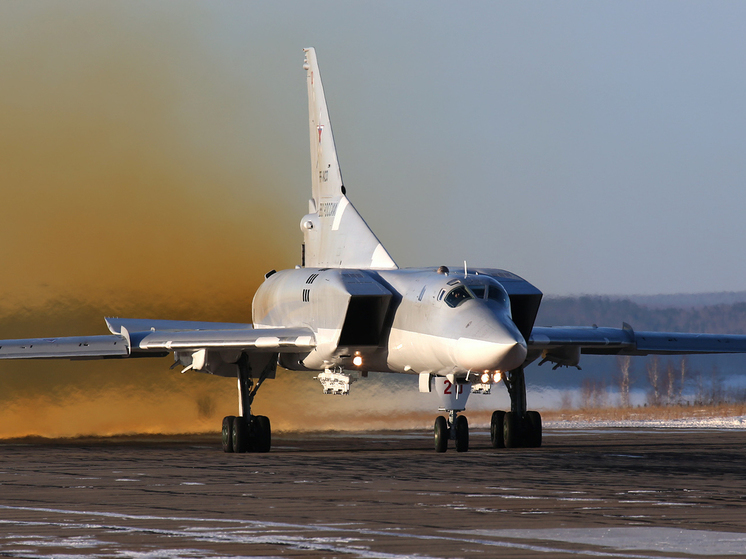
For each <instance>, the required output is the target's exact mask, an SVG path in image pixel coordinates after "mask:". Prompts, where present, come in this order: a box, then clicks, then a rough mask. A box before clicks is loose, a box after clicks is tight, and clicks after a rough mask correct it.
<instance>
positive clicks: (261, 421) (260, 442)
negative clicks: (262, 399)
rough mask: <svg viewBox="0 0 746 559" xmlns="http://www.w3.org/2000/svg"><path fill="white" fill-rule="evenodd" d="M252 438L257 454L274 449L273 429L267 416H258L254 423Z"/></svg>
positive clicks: (254, 418)
mask: <svg viewBox="0 0 746 559" xmlns="http://www.w3.org/2000/svg"><path fill="white" fill-rule="evenodd" d="M252 427H253V429H252V433H251V434H252V438H253V442H254V444H253V446H254V449H253V450H254V451H255V452H269V449H270V448H271V447H272V428H271V427H270V424H269V418H268V417H267V416H266V415H257V416H255V417H253V421H252Z"/></svg>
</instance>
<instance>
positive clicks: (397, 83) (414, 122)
mask: <svg viewBox="0 0 746 559" xmlns="http://www.w3.org/2000/svg"><path fill="white" fill-rule="evenodd" d="M744 22H746V3H741V2H682V1H671V2H656V1H649V0H646V1H643V2H630V1H625V2H600V1H599V2H590V1H588V2H569V1H568V2H498V1H490V2H454V1H452V0H451V1H447V2H433V1H427V2H402V1H395V2H383V1H378V0H377V1H371V2H348V1H344V2H341V1H340V2H307V1H304V2H280V1H276V0H273V1H268V2H256V1H252V2H247V1H241V2H212V1H210V2H157V3H152V2H120V3H105V4H104V3H98V2H65V3H58V2H33V1H32V2H4V3H2V4H0V37H1V38H0V46H1V50H2V51H3V53H4V54H2V57H1V58H2V65H0V72H3V68H5V69H6V70H7V69H8V66H12V67H13V68H12V69H13V71H12V72H9V73H8V72H7V71H6V72H3V73H4V77H3V79H2V80H0V81H2V82H3V85H2V86H0V103H4V104H5V107H3V114H4V115H6V116H5V117H4V118H10V117H8V116H7V115H8V114H18V111H17V109H16V107H15V105H14V104H16V105H19V106H20V105H23V106H24V107H25V108H23V111H26V112H28V113H29V114H32V113H36V114H38V109H37V108H35V106H34V99H35V98H36V97H39V96H41V95H42V94H43V95H44V99H45V100H44V101H43V105H44V110H45V111H46V113H49V114H51V113H53V112H54V109H55V103H56V101H54V100H55V99H56V95H58V94H57V93H56V91H58V87H59V86H58V83H59V82H61V81H64V83H65V84H66V85H65V88H63V89H62V90H59V91H60V93H59V95H60V96H64V98H65V99H68V98H69V99H78V100H79V99H80V98H84V99H88V98H90V99H91V101H92V102H95V101H96V100H97V99H100V98H102V96H101V95H99V94H97V88H98V87H99V86H98V84H99V82H98V81H97V80H99V79H100V83H101V84H102V86H101V87H102V89H104V90H106V91H111V88H112V85H111V84H112V83H117V87H118V88H119V89H120V91H121V96H106V97H105V99H106V103H107V105H106V107H108V108H105V109H101V110H102V111H103V113H106V114H109V111H110V113H111V114H115V115H118V116H117V118H112V119H109V120H108V122H107V126H108V128H107V130H108V132H107V134H110V135H111V137H116V136H117V135H118V130H122V133H123V134H127V135H132V134H136V135H137V138H138V139H139V142H140V148H141V149H143V150H145V151H149V152H150V153H151V155H152V156H157V157H159V158H164V159H169V158H171V160H170V162H169V165H165V166H164V169H173V168H179V169H181V170H182V171H183V172H184V173H185V174H187V172H186V171H184V169H187V170H188V169H191V166H195V167H198V168H199V169H200V171H199V172H196V171H195V172H193V173H192V172H189V173H188V174H189V176H190V177H192V178H193V177H195V176H197V177H198V178H199V180H197V179H195V180H190V181H185V183H184V186H183V189H184V191H183V192H184V196H185V197H188V196H191V197H194V196H197V197H198V198H200V199H207V200H209V201H203V202H202V203H200V204H198V207H199V208H200V209H199V210H195V209H194V207H192V206H189V207H188V208H184V207H183V206H182V204H181V194H180V193H179V189H178V188H175V187H174V184H173V183H178V182H179V177H180V176H181V175H178V176H177V175H172V176H170V177H168V180H167V181H166V182H168V183H169V187H168V190H167V191H165V192H161V193H160V194H158V193H156V194H154V196H155V197H158V198H159V199H162V198H163V197H166V196H167V197H168V199H169V200H171V199H173V204H172V208H171V211H172V212H173V215H174V216H176V217H175V219H177V220H178V221H179V222H180V223H184V224H186V225H189V224H190V223H195V224H197V225H199V224H202V225H203V226H206V227H209V224H207V225H205V224H204V219H203V217H204V216H201V215H198V214H199V213H200V212H204V213H205V214H209V215H210V216H211V219H214V220H217V221H230V222H236V223H240V228H242V230H243V234H244V235H245V237H246V239H248V240H249V242H257V243H262V242H264V241H263V240H264V239H266V237H267V235H271V234H273V232H272V231H269V230H267V227H266V224H265V222H264V221H261V222H258V221H256V220H255V219H254V218H255V217H256V215H257V213H258V212H263V211H265V210H260V209H257V207H258V206H257V200H259V201H262V202H263V201H264V200H267V199H269V200H270V206H271V211H273V212H274V211H277V212H284V213H283V214H278V217H277V220H278V226H280V227H281V228H283V229H284V230H286V231H288V232H289V234H288V235H287V238H289V239H290V243H292V242H295V243H296V245H293V246H290V247H289V249H288V253H287V255H279V256H278V258H277V265H276V267H278V268H279V267H282V266H287V265H293V264H295V263H296V262H295V261H294V259H296V257H295V255H298V254H299V249H298V247H297V245H299V244H300V242H301V234H300V231H299V229H298V223H299V221H300V218H301V216H302V215H303V213H304V212H305V210H306V204H307V199H308V197H309V196H310V163H309V153H308V145H307V141H308V132H307V126H308V124H307V115H306V111H307V104H306V103H307V102H306V89H305V73H304V71H303V70H302V69H301V65H302V62H303V54H302V48H303V47H307V46H314V47H316V49H317V54H318V58H319V64H320V67H321V73H322V76H323V80H324V86H325V89H326V95H327V101H328V103H329V109H330V114H331V117H332V123H333V126H334V133H335V139H336V142H337V150H338V154H339V157H340V162H341V166H342V172H343V176H344V179H345V184H346V186H347V191H348V195H349V196H350V198H351V200H352V201H353V203H354V204H355V206H356V207H357V208H358V210H359V211H360V213H361V214H362V215H363V216H364V217H365V218H366V220H367V221H368V223H369V224H370V225H371V226H372V228H373V229H374V230H375V232H376V233H377V235H378V236H379V238H380V239H381V241H382V242H383V243H384V245H385V246H386V247H387V248H388V250H389V252H390V253H391V255H392V256H393V257H394V259H395V260H396V261H397V262H398V263H399V265H400V266H418V265H437V264H441V263H449V264H454V263H455V264H458V263H460V262H462V261H463V260H464V259H466V260H467V261H468V262H469V264H471V265H480V266H494V267H501V268H505V269H509V270H511V271H514V272H516V273H518V274H519V275H521V276H523V277H525V278H526V279H528V280H529V281H531V282H532V283H534V284H535V285H536V286H537V287H539V288H540V289H541V290H543V291H544V292H545V293H548V294H578V293H599V294H652V293H674V292H702V291H722V290H728V291H731V290H733V291H738V290H745V289H746V257H745V256H746V254H745V253H746V247H744V241H745V240H746V218H745V216H744V209H746V188H745V187H746V156H745V155H744V151H745V150H746V109H745V103H746V71H745V70H746V64H745V62H746V33H744ZM151 62H152V67H148V68H147V71H144V70H143V66H149V65H150V64H151ZM92 67H95V68H96V71H95V72H89V70H90V68H92ZM123 69H125V70H126V71H125V70H123ZM141 70H143V71H142V73H140V71H141ZM8 75H12V76H14V79H13V80H11V81H9V79H8ZM112 80H114V81H112ZM116 80H119V81H118V82H117V81H116ZM44 84H50V85H49V88H48V89H45V87H46V86H45V85H44ZM40 89H44V91H43V92H40ZM149 95H154V96H157V97H158V99H159V104H158V105H157V106H158V107H161V108H162V111H161V112H167V113H168V118H167V119H165V118H164V122H166V124H165V125H163V126H160V127H159V132H158V137H157V138H155V137H153V135H152V134H150V133H138V132H137V130H138V129H137V128H134V129H132V128H129V129H128V127H129V126H130V125H131V122H132V121H133V120H134V121H137V119H138V118H141V117H142V115H141V114H139V113H138V112H137V111H138V107H139V106H140V104H138V103H133V104H131V105H130V102H131V99H132V97H133V96H134V97H135V98H140V97H148V96H149ZM50 99H51V100H52V101H50ZM65 102H67V101H64V99H63V100H61V101H60V110H65ZM86 103H87V101H86ZM81 106H84V105H81ZM148 107H149V110H153V107H152V106H151V105H148ZM23 111H22V114H26V113H24V112H23ZM46 113H45V114H46ZM103 113H102V114H103ZM157 114H158V111H155V110H153V115H157ZM130 116H131V117H132V118H130ZM13 118H15V117H13ZM19 118H20V117H19ZM29 118H30V117H29ZM153 118H156V117H155V116H154V117H148V120H152V119H153ZM16 125H18V126H20V127H21V128H24V125H22V124H20V125H19V124H18V123H16ZM143 130H144V128H143ZM104 143H106V142H104ZM95 144H96V146H97V147H96V149H97V150H103V149H104V147H101V144H102V142H100V141H96V142H95ZM171 144H178V145H179V150H176V149H175V148H174V149H173V150H171V149H170V148H168V147H164V146H169V145H171ZM149 146H152V148H150V149H149ZM67 149H69V150H78V149H79V150H80V151H79V153H78V156H79V157H80V161H81V162H82V163H81V165H83V166H85V157H84V155H85V153H86V151H85V150H90V149H91V146H90V145H86V144H85V142H81V143H80V145H79V146H78V144H76V143H74V142H73V143H69V144H68V146H67ZM96 157H97V158H98V161H100V160H101V157H103V156H102V155H101V153H97V155H96ZM226 177H229V178H227V179H226ZM60 178H61V177H60ZM0 180H2V184H0V189H2V191H3V192H5V193H9V192H13V191H14V189H17V188H18V187H17V183H16V182H14V181H17V180H18V177H17V176H15V175H13V176H7V175H3V174H2V172H0ZM62 183H64V181H63V180H60V184H62ZM149 184H150V183H149ZM152 184H153V186H152V189H151V190H150V191H151V192H155V191H156V190H157V189H158V184H159V182H158V181H153V182H152ZM215 185H218V186H219V188H216V187H215ZM47 186H48V188H49V189H53V188H55V186H54V179H53V178H50V179H49V180H48V181H47ZM101 188H102V189H105V188H108V186H107V185H105V184H102V185H101ZM149 188H150V187H149ZM195 191H198V192H195ZM199 191H201V192H199ZM138 195H139V196H141V197H142V199H141V200H140V201H141V202H142V204H145V205H146V204H148V197H149V196H148V195H147V194H145V195H143V194H142V193H139V194H138ZM10 198H11V200H12V199H13V196H11V197H10ZM94 198H95V197H94ZM6 205H7V202H6ZM262 207H265V206H262ZM6 211H12V210H8V209H7V208H6ZM65 211H66V212H69V213H70V215H69V219H70V221H71V222H76V220H77V217H76V212H80V213H81V214H82V213H85V212H89V213H94V214H102V213H106V212H115V213H116V209H114V208H112V207H111V205H110V201H108V202H107V201H101V202H100V205H97V203H95V202H91V203H90V204H82V205H76V206H74V207H72V208H67V207H66V208H65ZM180 211H181V212H182V213H180ZM133 215H135V214H133ZM133 219H135V218H133ZM265 221H266V220H265ZM82 222H83V223H85V220H83V221H82ZM24 223H26V224H27V226H28V227H29V228H32V227H34V215H33V211H32V210H29V217H28V219H24ZM141 225H142V224H139V223H132V224H131V229H132V230H131V231H124V232H123V231H122V229H127V228H128V226H127V224H126V223H125V224H119V225H118V226H117V230H112V231H109V232H108V234H110V235H111V238H112V239H119V240H120V241H121V240H123V238H124V237H125V236H126V235H128V234H131V233H132V232H134V231H139V232H140V233H144V232H143V230H142V227H141ZM14 234H15V235H18V236H24V235H25V234H26V233H24V231H23V229H21V230H18V228H15V230H14ZM83 234H85V232H83ZM92 234H94V233H92ZM95 235H100V232H96V233H95ZM293 239H294V240H295V241H293ZM6 242H8V240H7V239H6ZM175 244H178V240H177V239H170V240H169V242H168V243H167V244H165V245H163V246H160V247H159V248H160V249H161V250H162V254H163V258H173V254H174V251H176V250H178V251H179V252H180V253H181V254H186V255H188V254H189V253H190V249H191V247H190V246H189V245H188V241H187V245H186V246H179V247H178V248H177V247H175V246H174V245H175ZM202 249H204V247H202ZM58 250H59V251H63V252H62V254H63V257H64V253H65V252H64V251H69V250H71V248H70V247H65V246H61V247H58ZM91 258H92V259H93V258H95V255H91ZM128 258H129V259H134V260H136V259H137V252H133V253H132V254H129V256H128ZM221 258H222V257H221ZM236 258H237V259H241V258H242V255H241V254H236ZM223 260H224V258H223ZM186 263H188V265H186V266H177V268H178V270H179V272H183V271H184V269H185V268H186V269H188V268H189V266H194V265H195V264H196V262H195V258H194V257H193V255H190V256H187V257H185V258H184V259H183V261H182V264H186ZM201 264H202V265H206V264H205V263H204V262H202V263H201ZM8 265H9V264H8V262H7V261H6V262H4V264H3V266H4V267H6V268H7V267H8ZM131 265H133V266H135V265H136V263H132V264H131ZM265 271H266V270H264V269H262V270H257V275H258V276H259V275H260V274H263V273H264V272H265ZM100 273H101V274H104V275H105V274H106V270H101V271H100ZM177 273H178V272H177ZM218 280H219V278H217V279H216V281H218ZM81 281H93V280H92V279H91V278H83V280H81Z"/></svg>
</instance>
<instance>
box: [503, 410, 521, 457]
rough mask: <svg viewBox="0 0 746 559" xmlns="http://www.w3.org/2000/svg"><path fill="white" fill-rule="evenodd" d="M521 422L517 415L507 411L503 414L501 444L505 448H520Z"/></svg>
mask: <svg viewBox="0 0 746 559" xmlns="http://www.w3.org/2000/svg"><path fill="white" fill-rule="evenodd" d="M521 439H522V437H521V421H520V418H519V417H518V415H516V414H515V413H513V412H512V411H509V412H508V413H506V414H505V422H504V423H503V442H504V443H505V447H506V448H518V447H520V446H521Z"/></svg>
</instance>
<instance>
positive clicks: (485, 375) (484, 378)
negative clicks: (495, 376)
mask: <svg viewBox="0 0 746 559" xmlns="http://www.w3.org/2000/svg"><path fill="white" fill-rule="evenodd" d="M479 380H481V381H482V384H487V383H488V382H489V381H490V374H489V373H488V372H486V371H485V372H484V373H482V376H481V377H479Z"/></svg>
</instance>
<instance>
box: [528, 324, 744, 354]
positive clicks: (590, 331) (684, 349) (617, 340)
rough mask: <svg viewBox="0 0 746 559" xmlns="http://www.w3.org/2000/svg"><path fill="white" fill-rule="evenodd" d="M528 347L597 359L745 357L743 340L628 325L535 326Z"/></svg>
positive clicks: (736, 337) (736, 336)
mask: <svg viewBox="0 0 746 559" xmlns="http://www.w3.org/2000/svg"><path fill="white" fill-rule="evenodd" d="M528 346H529V349H532V350H543V351H545V352H548V353H550V354H552V353H555V354H561V353H562V351H566V350H570V349H579V350H580V351H581V352H582V353H587V354H599V355H655V354H659V355H666V354H696V353H746V336H739V335H726V334H684V333H679V332H635V331H634V330H633V329H632V327H631V326H630V325H629V324H624V326H623V327H622V328H598V327H595V326H593V327H567V326H555V327H540V326H535V327H534V328H533V330H532V332H531V337H530V338H529V340H528Z"/></svg>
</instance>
